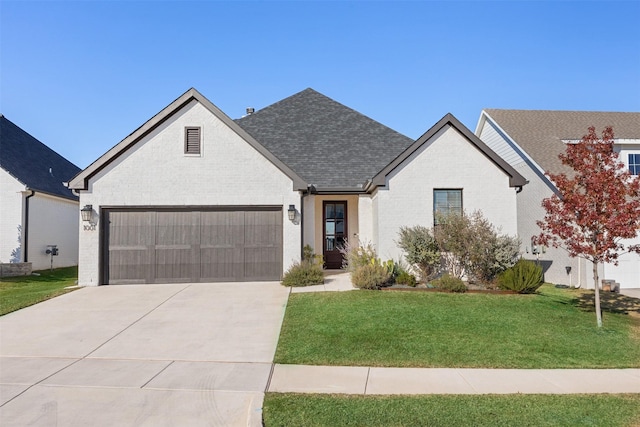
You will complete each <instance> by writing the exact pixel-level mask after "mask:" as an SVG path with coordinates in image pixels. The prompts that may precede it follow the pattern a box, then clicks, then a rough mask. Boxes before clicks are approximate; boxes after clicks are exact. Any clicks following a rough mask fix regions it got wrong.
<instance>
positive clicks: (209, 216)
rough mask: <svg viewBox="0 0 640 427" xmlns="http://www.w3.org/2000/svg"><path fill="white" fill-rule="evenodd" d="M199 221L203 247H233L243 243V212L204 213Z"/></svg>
mask: <svg viewBox="0 0 640 427" xmlns="http://www.w3.org/2000/svg"><path fill="white" fill-rule="evenodd" d="M200 221H201V224H202V225H201V227H202V229H201V245H202V246H203V247H214V248H224V247H235V246H236V245H237V244H243V243H244V231H243V230H244V212H237V211H236V212H228V211H221V212H217V211H209V212H207V211H205V212H202V213H201V219H200Z"/></svg>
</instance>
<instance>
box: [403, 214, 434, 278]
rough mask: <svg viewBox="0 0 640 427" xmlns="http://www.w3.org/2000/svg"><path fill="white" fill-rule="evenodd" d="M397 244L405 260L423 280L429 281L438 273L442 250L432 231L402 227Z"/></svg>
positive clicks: (418, 226)
mask: <svg viewBox="0 0 640 427" xmlns="http://www.w3.org/2000/svg"><path fill="white" fill-rule="evenodd" d="M398 236H399V239H398V241H397V242H396V244H397V245H398V247H399V248H400V249H402V250H403V251H404V255H405V259H406V260H407V262H408V263H409V264H411V265H413V266H414V267H415V268H416V269H417V271H419V272H420V275H421V276H422V280H429V279H430V278H431V277H433V276H434V275H435V274H437V273H438V270H439V267H440V249H439V248H438V243H437V242H436V239H435V238H434V236H433V233H432V232H431V230H430V229H429V228H427V227H423V226H420V225H417V226H415V227H401V228H400V231H399V233H398Z"/></svg>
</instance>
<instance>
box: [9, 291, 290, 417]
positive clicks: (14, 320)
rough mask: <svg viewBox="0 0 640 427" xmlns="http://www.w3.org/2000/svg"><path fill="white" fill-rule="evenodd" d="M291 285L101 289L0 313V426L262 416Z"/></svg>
mask: <svg viewBox="0 0 640 427" xmlns="http://www.w3.org/2000/svg"><path fill="white" fill-rule="evenodd" d="M288 293H289V290H288V288H284V287H282V286H281V285H280V284H279V283H273V282H262V283H225V284H176V285H146V286H143V285H141V286H102V287H95V288H83V289H80V290H77V291H74V292H72V293H70V294H66V295H63V296H61V297H58V298H54V299H52V300H49V301H46V302H43V303H40V304H38V305H35V306H32V307H28V308H26V309H23V310H19V311H17V312H14V313H10V314H8V315H5V316H3V317H0V405H2V406H1V407H0V425H2V426H7V427H8V426H52V425H58V426H86V425H93V426H115V425H117V426H146V425H148V426H209V425H211V426H216V425H219V426H246V425H256V426H258V425H261V419H262V401H263V397H264V391H265V389H266V387H267V382H268V380H269V376H270V373H271V369H272V361H273V356H274V353H275V349H276V344H277V340H278V334H279V332H280V326H281V324H282V319H283V316H284V311H285V307H286V302H287V295H288Z"/></svg>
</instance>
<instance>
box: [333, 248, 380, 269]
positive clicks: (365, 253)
mask: <svg viewBox="0 0 640 427" xmlns="http://www.w3.org/2000/svg"><path fill="white" fill-rule="evenodd" d="M339 251H340V253H341V254H342V255H343V258H344V261H343V264H342V268H344V269H346V270H347V271H350V272H354V271H356V270H357V269H358V268H360V267H362V266H365V265H369V264H371V263H372V262H373V261H376V260H377V259H378V257H377V255H376V250H375V249H374V248H373V245H371V243H366V244H363V245H354V244H352V243H349V242H348V241H347V242H345V243H344V246H342V247H341V248H339Z"/></svg>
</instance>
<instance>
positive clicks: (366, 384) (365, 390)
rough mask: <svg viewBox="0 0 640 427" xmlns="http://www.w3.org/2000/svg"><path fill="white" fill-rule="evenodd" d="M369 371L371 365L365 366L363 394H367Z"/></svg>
mask: <svg viewBox="0 0 640 427" xmlns="http://www.w3.org/2000/svg"><path fill="white" fill-rule="evenodd" d="M370 373H371V366H369V367H367V379H366V380H365V382H364V393H363V394H364V395H366V394H367V387H368V386H369V374H370Z"/></svg>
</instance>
